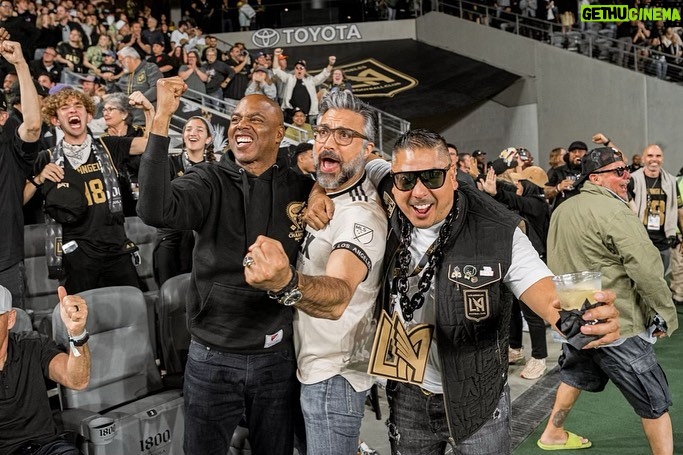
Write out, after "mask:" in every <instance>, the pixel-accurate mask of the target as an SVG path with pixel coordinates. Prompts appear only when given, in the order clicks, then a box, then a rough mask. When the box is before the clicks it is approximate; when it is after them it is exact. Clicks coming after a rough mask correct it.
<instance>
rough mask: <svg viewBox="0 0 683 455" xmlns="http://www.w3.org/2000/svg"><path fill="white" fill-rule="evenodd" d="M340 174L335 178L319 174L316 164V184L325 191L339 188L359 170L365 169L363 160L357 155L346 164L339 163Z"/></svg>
mask: <svg viewBox="0 0 683 455" xmlns="http://www.w3.org/2000/svg"><path fill="white" fill-rule="evenodd" d="M340 167H341V172H340V173H339V175H337V176H333V175H328V174H324V173H322V172H320V169H319V165H318V163H316V166H315V170H316V180H317V181H318V184H319V185H320V186H322V187H323V188H325V189H326V190H334V189H336V188H339V187H340V186H342V185H343V184H345V183H346V182H348V181H349V180H351V179H352V178H353V177H354V176H355V175H356V174H358V173H359V172H360V170H361V169H362V168H363V167H365V160H364V159H363V156H362V155H361V154H360V153H359V154H358V156H357V157H356V158H354V159H353V160H351V161H350V162H348V163H340Z"/></svg>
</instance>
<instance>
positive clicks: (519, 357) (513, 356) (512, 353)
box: [508, 348, 524, 365]
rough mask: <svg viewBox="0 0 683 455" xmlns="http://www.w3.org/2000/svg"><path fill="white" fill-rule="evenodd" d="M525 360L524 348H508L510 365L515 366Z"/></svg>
mask: <svg viewBox="0 0 683 455" xmlns="http://www.w3.org/2000/svg"><path fill="white" fill-rule="evenodd" d="M523 360H524V348H519V349H512V348H508V364H510V365H515V364H517V363H520V362H522V361H523Z"/></svg>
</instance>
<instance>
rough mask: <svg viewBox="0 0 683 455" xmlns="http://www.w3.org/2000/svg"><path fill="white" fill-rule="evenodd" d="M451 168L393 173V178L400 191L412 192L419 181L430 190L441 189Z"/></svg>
mask: <svg viewBox="0 0 683 455" xmlns="http://www.w3.org/2000/svg"><path fill="white" fill-rule="evenodd" d="M450 168H451V167H450V166H448V167H447V168H445V169H427V170H424V171H409V172H392V173H391V178H392V179H393V180H394V186H395V187H396V189H397V190H399V191H410V190H412V189H413V188H415V185H417V179H420V181H421V182H422V184H423V185H424V186H425V187H426V188H427V189H430V190H437V189H439V188H441V187H442V186H443V184H444V182H446V173H447V172H448V170H449V169H450Z"/></svg>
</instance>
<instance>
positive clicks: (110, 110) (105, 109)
mask: <svg viewBox="0 0 683 455" xmlns="http://www.w3.org/2000/svg"><path fill="white" fill-rule="evenodd" d="M118 110H119V108H118V107H109V106H106V107H104V108H102V112H112V111H118Z"/></svg>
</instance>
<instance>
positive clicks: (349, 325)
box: [294, 175, 387, 392]
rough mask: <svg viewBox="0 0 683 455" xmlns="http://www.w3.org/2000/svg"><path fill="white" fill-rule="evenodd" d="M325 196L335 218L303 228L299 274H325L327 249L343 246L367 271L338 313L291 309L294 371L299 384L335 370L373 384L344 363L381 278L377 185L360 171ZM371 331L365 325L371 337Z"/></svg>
mask: <svg viewBox="0 0 683 455" xmlns="http://www.w3.org/2000/svg"><path fill="white" fill-rule="evenodd" d="M328 196H329V197H330V198H332V200H333V201H334V204H335V212H334V218H333V219H332V221H330V223H329V225H327V226H326V227H325V228H324V229H323V230H320V231H315V230H312V229H311V228H306V236H305V237H304V241H303V242H302V246H301V249H300V251H299V258H298V262H297V269H298V270H299V271H300V272H301V273H303V274H304V275H310V276H316V275H318V276H319V275H325V274H326V268H327V262H328V259H329V257H330V254H331V253H332V252H333V251H334V250H337V249H345V250H347V251H350V252H352V253H353V254H355V255H356V257H358V258H359V259H360V260H361V261H362V262H363V263H364V264H365V267H367V269H368V274H367V276H366V278H365V280H364V281H363V282H361V283H360V284H359V285H358V287H357V288H356V291H355V292H354V294H353V297H352V298H351V302H350V303H349V305H348V307H347V308H346V310H345V311H344V314H343V315H342V317H341V318H340V319H338V320H336V321H333V320H330V319H320V318H314V317H312V316H309V315H308V314H306V313H304V312H303V311H298V310H297V311H296V312H295V313H294V346H295V349H296V353H297V363H298V371H297V376H298V377H299V380H300V381H301V382H302V383H303V384H314V383H317V382H320V381H324V380H326V379H329V378H331V377H332V376H335V375H338V374H340V375H341V376H343V377H344V378H345V379H346V380H347V381H349V383H350V384H351V385H352V386H353V388H354V389H355V390H356V391H357V392H361V391H364V390H368V389H369V388H370V387H371V386H372V377H371V376H369V375H368V374H367V373H366V372H365V371H358V370H353V369H350V368H348V365H349V362H350V361H351V360H352V352H353V351H354V348H355V347H358V345H359V341H360V339H361V338H362V337H363V335H366V336H367V333H368V330H363V328H364V327H365V324H367V323H369V322H370V321H371V319H372V313H373V309H374V304H375V300H376V298H377V294H378V292H379V288H380V282H381V279H382V275H381V273H382V261H383V258H384V249H385V246H386V235H387V218H386V215H385V214H384V210H383V209H382V206H381V204H380V201H379V197H378V195H377V190H375V187H374V186H373V185H372V184H371V183H370V182H369V181H368V180H367V179H366V178H365V175H364V176H363V177H362V178H361V179H360V180H359V181H358V182H356V183H355V184H354V185H352V186H351V187H349V188H347V189H345V190H343V191H341V192H339V193H328ZM373 334H374V331H372V330H370V331H369V335H370V340H371V337H372V335H373ZM370 342H371V341H370ZM367 354H368V356H369V352H368V353H367ZM366 366H367V365H366Z"/></svg>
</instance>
